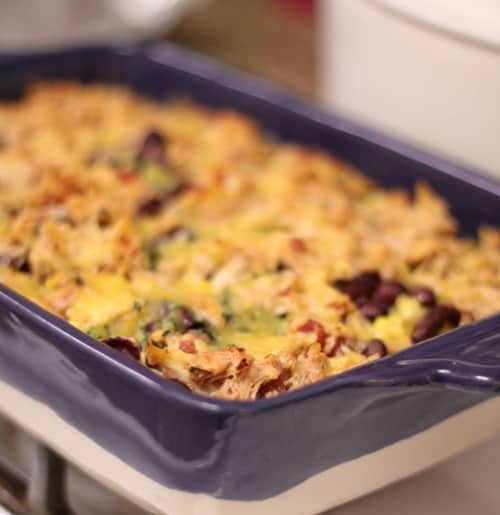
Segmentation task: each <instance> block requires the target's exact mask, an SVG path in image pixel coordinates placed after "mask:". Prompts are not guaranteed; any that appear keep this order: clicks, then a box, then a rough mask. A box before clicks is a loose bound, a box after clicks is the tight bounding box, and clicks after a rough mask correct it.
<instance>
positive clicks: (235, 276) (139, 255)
mask: <svg viewBox="0 0 500 515" xmlns="http://www.w3.org/2000/svg"><path fill="white" fill-rule="evenodd" d="M401 173H404V171H401ZM464 201H466V199H464ZM0 281H1V282H2V283H3V284H5V285H7V286H8V287H10V288H12V289H14V290H15V291H17V292H19V293H21V294H23V295H25V296H26V297H28V298H29V299H31V300H32V301H34V302H36V303H38V304H39V305H41V306H42V307H44V308H45V309H47V310H49V311H51V312H52V313H54V314H56V315H58V316H61V317H63V318H64V319H65V320H67V321H68V322H69V323H71V324H73V325H74V326H76V327H77V328H79V329H80V330H82V331H84V332H86V333H87V334H89V335H90V336H92V337H94V338H96V339H98V340H100V341H101V342H103V344H106V345H108V346H110V347H112V348H114V349H116V350H118V351H120V352H122V353H124V354H126V355H127V356H128V357H129V358H130V359H133V360H136V361H139V362H140V363H142V364H143V365H144V366H146V367H148V368H150V369H151V370H153V371H154V372H155V373H157V374H160V375H162V376H164V377H165V378H166V379H168V380H171V381H174V382H176V383H179V384H180V385H182V386H184V387H187V388H189V389H190V390H193V391H195V392H198V393H202V394H206V395H211V396H216V397H220V398H225V399H233V400H251V399H256V398H262V397H268V396H274V395H277V394H279V393H282V392H285V391H287V390H289V389H292V388H297V387H300V386H304V385H307V384H311V383H313V382H316V381H319V380H321V379H324V378H326V377H328V376H330V375H333V374H338V373H341V372H343V371H346V370H348V369H350V368H352V367H356V366H359V365H362V364H363V363H366V362H368V361H372V360H375V359H378V358H381V357H383V356H385V355H387V354H392V353H394V352H397V351H399V350H402V349H404V348H406V347H408V346H409V345H412V344H417V343H420V342H422V341H424V340H426V339H428V338H431V337H433V336H436V335H438V334H441V333H443V332H445V331H448V330H450V329H453V328H455V327H457V326H460V325H463V324H467V323H470V322H472V321H474V320H478V319H480V318H483V317H485V316H488V315H490V314H493V313H496V312H498V311H500V230H498V229H497V228H491V227H484V228H481V229H480V231H479V233H478V235H477V239H475V240H474V239H471V238H465V237H460V236H459V235H458V227H457V224H456V222H455V221H454V220H453V218H452V217H451V215H450V213H449V212H448V208H447V205H446V203H445V201H444V200H443V199H441V198H440V197H438V196H437V195H436V194H434V193H433V192H432V191H431V189H430V188H429V187H428V186H426V185H425V184H418V185H416V187H415V190H414V192H411V193H410V192H408V191H404V190H384V189H381V188H380V187H377V186H376V185H375V184H373V183H372V182H370V180H368V179H367V178H365V177H364V176H363V175H361V174H360V173H359V172H358V171H356V170H354V169H353V168H352V167H350V166H349V165H347V164H345V163H343V162H340V161H337V160H335V159H334V158H332V157H331V156H328V155H326V154H325V153H323V152H321V151H318V150H313V149H310V148H305V147H301V146H297V145H292V144H287V143H283V142H279V141H277V140H275V139H274V138H273V136H272V135H271V134H267V133H266V132H265V131H263V130H261V129H260V128H259V127H258V126H257V125H256V123H255V122H254V121H253V120H251V119H249V118H247V117H245V116H243V115H242V114H239V113H236V112H233V111H224V110H218V111H216V110H210V109H208V108H205V107H203V106H200V105H196V104H193V103H192V102H190V101H188V100H184V99H180V100H176V101H170V102H168V103H165V104H157V103H154V102H152V101H150V100H147V99H145V98H142V97H139V96H136V95H134V94H133V93H131V92H130V91H128V90H125V89H121V88H118V87H111V86H104V85H91V86H89V85H80V84H76V83H66V82H64V83H62V82H56V83H47V84H39V85H36V86H34V87H33V88H32V89H31V90H30V91H29V92H28V94H27V95H26V96H25V97H24V98H23V99H22V100H20V101H17V102H15V103H3V104H0Z"/></svg>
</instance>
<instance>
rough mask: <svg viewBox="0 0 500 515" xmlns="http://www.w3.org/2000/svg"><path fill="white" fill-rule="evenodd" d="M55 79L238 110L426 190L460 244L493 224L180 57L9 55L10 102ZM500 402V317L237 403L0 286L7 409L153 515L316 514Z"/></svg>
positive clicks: (287, 106)
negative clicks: (454, 224)
mask: <svg viewBox="0 0 500 515" xmlns="http://www.w3.org/2000/svg"><path fill="white" fill-rule="evenodd" d="M61 77H65V78H73V79H79V80H82V81H96V80H97V81H104V82H118V83H121V84H124V85H127V86H129V87H131V88H132V89H134V90H137V91H139V92H141V93H143V94H146V95H150V96H152V97H154V98H164V97H166V96H168V95H173V94H179V93H181V94H184V95H186V94H187V95H190V96H192V97H193V98H195V99H196V100H198V101H200V102H203V103H206V104H209V105H212V106H229V107H231V108H235V109H238V110H240V111H243V112H245V113H247V114H250V115H251V116H254V117H256V118H257V119H258V120H259V121H260V122H261V123H262V125H263V126H264V127H265V128H266V129H268V130H270V131H272V132H273V133H275V134H277V135H278V136H279V137H281V138H283V139H285V140H293V141H297V142H300V143H303V144H306V145H313V146H317V147H321V148H324V149H326V150H328V151H330V152H332V153H333V154H335V155H336V156H338V157H340V158H342V159H345V160H347V161H349V162H351V163H352V164H354V165H355V166H356V167H358V168H359V169H361V170H362V171H363V172H364V173H366V174H367V175H369V176H371V177H373V178H374V179H375V180H376V181H378V182H379V183H381V184H383V185H386V186H408V187H409V186H411V185H412V184H413V183H414V182H415V181H416V180H417V179H419V180H425V181H427V182H428V183H430V184H431V185H432V186H433V187H434V188H435V189H436V190H437V191H438V193H440V194H441V195H443V196H444V197H446V198H447V200H448V201H449V203H450V206H451V208H452V211H453V214H454V215H455V216H456V217H457V218H458V220H459V221H460V222H461V224H462V227H463V230H464V231H465V232H467V233H472V232H473V231H474V229H475V228H476V226H477V225H478V224H480V223H489V224H493V225H498V224H499V223H500V186H499V185H498V184H496V183H494V182H492V181H489V180H488V179H485V178H482V177H481V176H479V175H477V174H475V173H474V172H472V171H469V170H465V169H463V168H459V167H457V166H454V165H453V164H450V163H448V162H445V161H442V160H440V159H438V158H435V157H433V156H431V155H428V154H425V153H422V152H420V151H418V150H415V149H413V148H409V147H406V146H404V145H402V144H400V143H398V142H396V141H394V140H392V139H388V138H386V137H384V136H383V135H380V134H377V133H375V132H371V131H368V130H366V129H363V128H361V127H358V126H357V125H354V124H352V123H350V122H349V121H347V120H345V119H342V118H340V117H337V116H335V115H332V114H327V113H325V112H323V111H321V110H319V109H317V108H316V107H313V106H310V105H308V104H305V103H303V102H301V101H299V100H297V99H294V98H291V97H289V96H287V95H286V94H284V93H282V92H279V91H277V90H275V89H273V88H271V87H269V86H267V85H265V84H262V83H260V82H258V81H256V80H254V79H251V78H248V77H246V76H244V75H240V74H238V73H236V72H234V71H230V70H227V69H226V68H224V67H222V66H220V65H219V64H216V63H214V62H212V61H209V60H206V59H204V58H200V57H196V56H193V55H192V54H190V53H187V52H185V51H181V50H179V49H177V48H173V47H170V46H154V47H149V48H130V49H106V48H94V49H74V50H67V51H63V52H54V53H48V54H42V55H31V56H16V57H4V58H1V59H0V97H1V98H2V99H9V98H11V99H13V98H16V97H18V96H19V94H20V93H21V92H22V88H23V85H24V84H26V83H28V82H30V81H32V80H33V79H36V78H61ZM131 123H133V120H131ZM499 392H500V315H496V316H493V317H490V318H488V319H485V320H482V321H480V322H477V323H475V324H472V325H469V326H466V327H463V328H460V329H457V330H455V331H452V332H449V333H447V334H445V335H443V336H439V337H436V338H434V339H433V340H430V341H428V342H426V343H423V344H421V345H418V346H414V347H412V348H410V349H407V350H405V351H403V352H400V353H398V354H395V355H393V356H391V357H387V358H384V359H381V360H379V361H377V362H374V363H371V364H369V365H366V366H364V367H360V368H358V369H354V370H352V371H350V372H348V373H345V374H342V375H338V376H335V377H331V378H329V379H326V380H324V381H322V382H319V383H316V384H314V385H312V386H309V387H306V388H303V389H299V390H295V391H291V392H288V393H285V394H283V395H281V396H278V397H275V398H271V399H263V400H259V401H256V402H246V403H243V402H227V401H221V400H216V399H211V398H206V397H201V396H198V395H195V394H192V393H191V392H189V391H186V390H184V389H182V388H179V387H178V386H176V385H175V384H172V383H169V382H168V381H165V380H163V379H161V378H159V377H157V376H155V375H154V374H153V373H151V372H150V371H148V370H147V369H145V368H143V367H142V366H140V365H138V364H136V363H133V362H131V361H129V360H127V359H126V358H124V357H122V356H121V355H120V354H118V353H117V352H115V351H113V350H112V349H109V348H107V347H105V346H103V345H101V344H99V343H97V342H95V341H94V340H92V339H91V338H90V337H88V336H86V335H85V334H83V333H81V332H80V331H78V330H77V329H75V328H73V327H71V326H69V325H68V324H67V323H65V322H64V321H63V320H61V319H59V318H56V317H54V316H52V315H50V314H48V313H46V312H45V311H43V310H42V309H40V308H39V307H37V306H35V305H33V304H32V303H30V302H29V301H27V300H26V299H24V298H22V297H20V296H19V295H17V294H15V293H13V292H12V291H9V290H8V289H7V288H4V287H0V411H2V412H3V413H4V414H5V415H7V416H8V417H10V418H12V419H14V420H15V421H16V422H18V423H19V424H21V425H22V426H24V427H25V428H27V429H28V430H29V431H31V432H32V433H33V434H34V435H35V436H36V437H37V438H39V439H41V440H43V441H45V442H46V443H47V444H48V445H49V446H51V447H52V448H54V449H55V450H56V451H58V452H59V453H60V454H62V455H63V456H64V457H66V458H67V459H69V460H71V461H72V462H74V463H75V464H77V465H78V466H79V467H81V468H82V469H84V470H85V471H87V472H88V473H89V474H91V475H92V476H94V477H96V478H98V479H99V480H100V481H102V482H104V483H105V484H107V485H108V486H110V487H111V488H113V489H115V490H117V491H119V492H120V493H122V494H123V495H125V496H127V497H129V498H130V499H132V500H133V501H135V502H136V503H138V504H140V505H141V506H143V507H145V508H146V509H149V510H150V511H152V512H154V513H168V514H169V515H194V514H196V515H198V514H203V515H209V514H227V515H234V514H236V513H238V514H254V513H257V512H258V513H260V514H261V515H267V514H269V515H271V514H275V513H287V514H288V515H298V514H312V513H317V512H320V511H323V510H325V509H328V508H330V507H333V506H335V505H338V504H340V503H343V502H346V501H348V500H350V499H353V498H355V497H358V496H360V495H362V494H364V493H367V492H369V491H372V490H374V489H376V488H380V487H382V486H384V485H386V484H389V483H390V482H393V481H395V480H398V479H401V478H403V477H405V476H408V475H410V474H413V473H415V472H417V471H419V470H422V469H423V468H425V467H428V466H430V465H432V464H434V463H436V462H438V461H440V460H442V459H444V458H447V457H448V456H450V455H452V454H454V453H456V452H459V451H461V450H463V449H465V448H467V447H470V446H472V445H474V444H476V443H478V442H480V441H481V440H484V439H486V438H488V437H489V436H492V435H494V434H495V433H496V432H497V431H498V430H500V409H499V408H500V401H499V400H498V398H497V395H498V393H499Z"/></svg>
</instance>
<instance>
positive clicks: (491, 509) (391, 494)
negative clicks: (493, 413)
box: [324, 437, 500, 515]
mask: <svg viewBox="0 0 500 515" xmlns="http://www.w3.org/2000/svg"><path fill="white" fill-rule="evenodd" d="M499 472H500V437H497V438H496V439H495V440H493V441H491V442H488V443H486V444H483V445H481V446H480V447H477V448H476V449H472V450H470V451H468V452H466V453H464V454H461V455H460V456H457V457H456V458H454V459H452V460H450V461H447V462H445V463H443V464H442V465H439V466H437V467H435V468H433V469H430V470H428V471H426V472H423V473H422V474H419V475H417V476H415V477H413V478H410V479H408V480H405V481H402V482H400V483H397V484H395V485H393V486H390V487H387V488H385V489H383V490H381V491H379V492H376V493H374V494H371V495H369V496H367V497H364V498H363V499H360V500H359V501H354V502H352V503H349V504H347V505H345V506H342V507H340V508H337V509H335V510H331V511H329V512H327V513H325V514H324V515H402V514H404V515H423V514H425V515H473V514H480V515H499V514H500V488H499Z"/></svg>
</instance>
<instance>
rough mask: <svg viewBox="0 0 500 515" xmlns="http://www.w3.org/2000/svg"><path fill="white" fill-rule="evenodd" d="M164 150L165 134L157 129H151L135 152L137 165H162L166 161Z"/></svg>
mask: <svg viewBox="0 0 500 515" xmlns="http://www.w3.org/2000/svg"><path fill="white" fill-rule="evenodd" d="M165 150H166V139H165V136H164V135H163V134H162V133H161V132H159V131H157V130H152V131H150V132H149V133H148V134H147V136H146V137H145V138H144V141H143V142H142V145H141V148H140V149H139V152H138V154H137V162H138V164H139V165H141V164H142V163H156V164H158V165H164V164H165V162H166V155H165Z"/></svg>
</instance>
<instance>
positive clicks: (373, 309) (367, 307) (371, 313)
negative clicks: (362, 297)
mask: <svg viewBox="0 0 500 515" xmlns="http://www.w3.org/2000/svg"><path fill="white" fill-rule="evenodd" d="M360 311H361V314H362V315H363V316H364V317H365V318H368V320H371V321H373V320H375V319H376V318H377V317H380V316H383V315H385V314H386V313H387V306H386V305H385V304H383V303H377V302H375V301H374V300H369V301H367V302H366V303H365V304H363V306H361V309H360Z"/></svg>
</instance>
